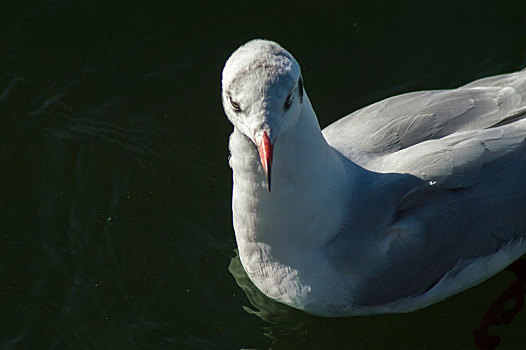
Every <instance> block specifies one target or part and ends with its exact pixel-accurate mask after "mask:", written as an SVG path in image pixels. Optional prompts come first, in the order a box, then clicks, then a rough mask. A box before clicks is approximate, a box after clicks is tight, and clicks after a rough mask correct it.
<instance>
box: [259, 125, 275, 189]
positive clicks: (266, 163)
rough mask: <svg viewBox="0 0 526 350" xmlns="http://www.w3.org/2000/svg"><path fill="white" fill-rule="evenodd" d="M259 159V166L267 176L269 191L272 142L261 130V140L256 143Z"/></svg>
mask: <svg viewBox="0 0 526 350" xmlns="http://www.w3.org/2000/svg"><path fill="white" fill-rule="evenodd" d="M258 152H259V159H260V160H261V166H262V167H263V170H264V171H265V176H266V177H267V191H269V192H270V170H271V168H272V143H270V140H269V138H268V135H267V132H266V131H264V132H263V136H262V137H261V141H260V142H259V145H258Z"/></svg>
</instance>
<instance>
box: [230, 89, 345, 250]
mask: <svg viewBox="0 0 526 350" xmlns="http://www.w3.org/2000/svg"><path fill="white" fill-rule="evenodd" d="M237 134H239V137H240V138H236V136H235V135H236V131H234V134H233V135H232V138H231V141H230V149H231V159H230V164H231V167H232V169H233V176H234V192H233V203H232V205H233V209H234V210H233V213H234V218H233V219H234V227H235V231H236V235H237V236H238V237H237V240H238V244H240V245H241V244H243V243H242V242H261V243H266V244H269V245H270V246H272V247H273V250H274V251H275V253H277V252H276V248H277V249H279V248H282V249H299V250H312V249H313V248H316V247H320V246H323V245H324V244H325V243H326V242H327V241H329V240H331V239H332V238H333V237H334V236H335V235H336V234H337V232H338V231H339V229H340V228H341V225H342V222H341V221H342V218H344V217H345V215H342V213H343V211H344V210H345V200H346V197H345V195H344V193H345V192H346V190H347V186H350V181H349V177H348V176H347V173H346V167H345V165H344V159H343V157H342V156H341V154H340V153H338V152H337V151H336V150H334V149H333V148H332V147H330V146H329V145H328V144H327V142H326V140H325V138H324V137H323V135H322V133H321V130H320V126H319V124H318V119H317V118H316V114H315V113H314V111H313V109H312V106H311V104H310V101H309V99H308V97H307V96H306V95H305V99H304V103H303V106H302V110H301V113H300V115H299V117H298V121H297V122H296V123H295V124H294V125H293V126H291V127H289V128H288V129H287V130H283V131H282V132H281V133H280V134H279V136H278V139H277V141H276V144H275V147H274V157H273V164H272V190H271V192H267V190H266V187H265V182H264V174H263V172H262V170H261V166H260V165H259V160H258V159H259V158H258V156H257V151H256V149H255V147H254V145H253V144H252V143H251V142H250V141H249V140H248V138H246V137H244V136H242V135H240V133H239V132H237ZM241 139H244V141H243V142H240V141H241ZM292 247H294V248H292Z"/></svg>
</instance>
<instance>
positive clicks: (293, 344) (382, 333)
mask: <svg viewBox="0 0 526 350" xmlns="http://www.w3.org/2000/svg"><path fill="white" fill-rule="evenodd" d="M229 271H230V273H231V274H232V276H233V277H234V279H235V280H236V283H237V284H238V286H239V287H241V289H243V291H244V292H245V294H246V296H247V298H248V300H249V302H250V304H251V305H250V306H244V307H243V308H244V310H245V311H246V312H247V313H248V314H251V315H254V316H257V317H259V318H260V319H262V320H264V321H265V322H266V323H267V325H265V326H263V331H264V334H265V336H266V337H268V338H269V339H270V340H271V344H272V346H271V348H272V349H319V348H320V347H325V346H328V345H330V347H331V348H345V349H389V348H415V349H476V348H477V347H476V346H475V342H474V339H473V331H474V330H475V329H476V328H477V326H478V325H479V323H480V322H481V320H483V319H484V315H485V313H486V310H487V308H489V307H490V305H491V303H492V302H493V300H491V297H489V296H490V295H493V296H494V298H497V297H498V296H499V294H500V293H501V292H502V291H503V290H504V289H505V288H506V287H507V286H508V284H509V283H510V281H513V280H514V276H513V275H512V274H511V273H510V272H502V273H501V274H499V275H497V276H496V277H494V278H492V279H491V280H490V281H488V282H486V283H483V284H482V285H480V286H478V287H475V288H473V289H471V290H469V291H467V292H464V293H461V294H460V295H457V296H454V297H452V298H450V299H448V300H446V301H443V302H441V303H439V304H436V305H432V306H430V307H428V308H425V309H423V310H419V311H416V312H412V313H408V314H392V315H373V316H359V317H349V318H323V317H316V316H312V315H308V314H306V313H304V312H302V311H299V310H296V309H294V308H291V307H289V306H286V305H284V304H281V303H278V302H276V301H274V300H273V299H271V298H269V297H267V296H265V295H264V294H263V293H261V292H260V291H259V290H258V289H257V288H256V286H254V284H253V283H252V282H251V281H250V279H249V278H248V276H247V274H246V273H245V271H244V269H243V266H242V265H241V261H240V259H239V256H238V255H237V251H236V256H235V257H233V258H232V260H231V261H230V265H229ZM524 320H526V314H525V312H522V313H519V314H518V315H517V316H516V319H515V320H514V323H511V324H509V325H504V326H498V327H492V328H491V329H490V331H491V332H492V333H493V334H498V335H499V336H500V337H501V338H502V344H501V347H499V349H500V348H502V349H510V348H515V347H514V345H520V344H523V342H524V341H526V336H524V335H523V336H520V337H518V336H517V333H516V332H517V329H518V328H520V325H521V323H522V322H524ZM507 337H508V338H507ZM431 344H432V345H431ZM519 348H520V347H519Z"/></svg>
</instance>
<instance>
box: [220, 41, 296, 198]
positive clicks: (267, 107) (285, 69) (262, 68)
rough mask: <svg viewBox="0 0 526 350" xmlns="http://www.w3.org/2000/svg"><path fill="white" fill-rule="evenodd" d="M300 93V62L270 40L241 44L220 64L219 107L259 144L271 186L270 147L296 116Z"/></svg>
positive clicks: (267, 179) (271, 153)
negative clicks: (220, 103) (220, 105)
mask: <svg viewBox="0 0 526 350" xmlns="http://www.w3.org/2000/svg"><path fill="white" fill-rule="evenodd" d="M303 94H304V91H303V81H302V78H301V70H300V66H299V64H298V62H296V60H295V59H294V57H292V55H291V54H290V53H289V52H288V51H287V50H285V49H284V48H282V47H281V46H280V45H279V44H277V43H275V42H272V41H267V40H252V41H250V42H248V43H246V44H244V45H243V46H241V47H239V48H238V49H237V50H236V51H235V52H234V53H233V54H232V55H231V56H230V58H229V59H228V60H227V62H226V64H225V67H224V69H223V77H222V99H223V108H224V110H225V113H226V115H227V117H228V119H229V120H230V122H231V123H232V124H233V125H234V127H235V128H236V129H237V130H239V131H240V132H241V133H242V134H243V135H245V136H246V137H248V138H249V139H250V140H252V142H253V143H254V145H255V147H256V148H257V150H258V152H259V158H260V161H261V166H262V168H263V171H264V172H265V176H266V181H267V190H268V191H269V192H270V184H271V168H272V158H273V154H274V147H275V145H276V142H277V141H278V140H279V135H280V134H281V133H283V132H285V131H286V130H287V129H288V128H290V127H291V126H292V125H294V123H295V122H296V120H297V119H298V118H299V115H300V111H301V105H302V103H303Z"/></svg>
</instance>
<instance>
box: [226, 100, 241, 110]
mask: <svg viewBox="0 0 526 350" xmlns="http://www.w3.org/2000/svg"><path fill="white" fill-rule="evenodd" d="M228 99H229V101H230V104H231V105H232V108H233V109H234V112H236V113H239V112H241V107H240V106H239V103H237V102H234V100H232V96H228Z"/></svg>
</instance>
